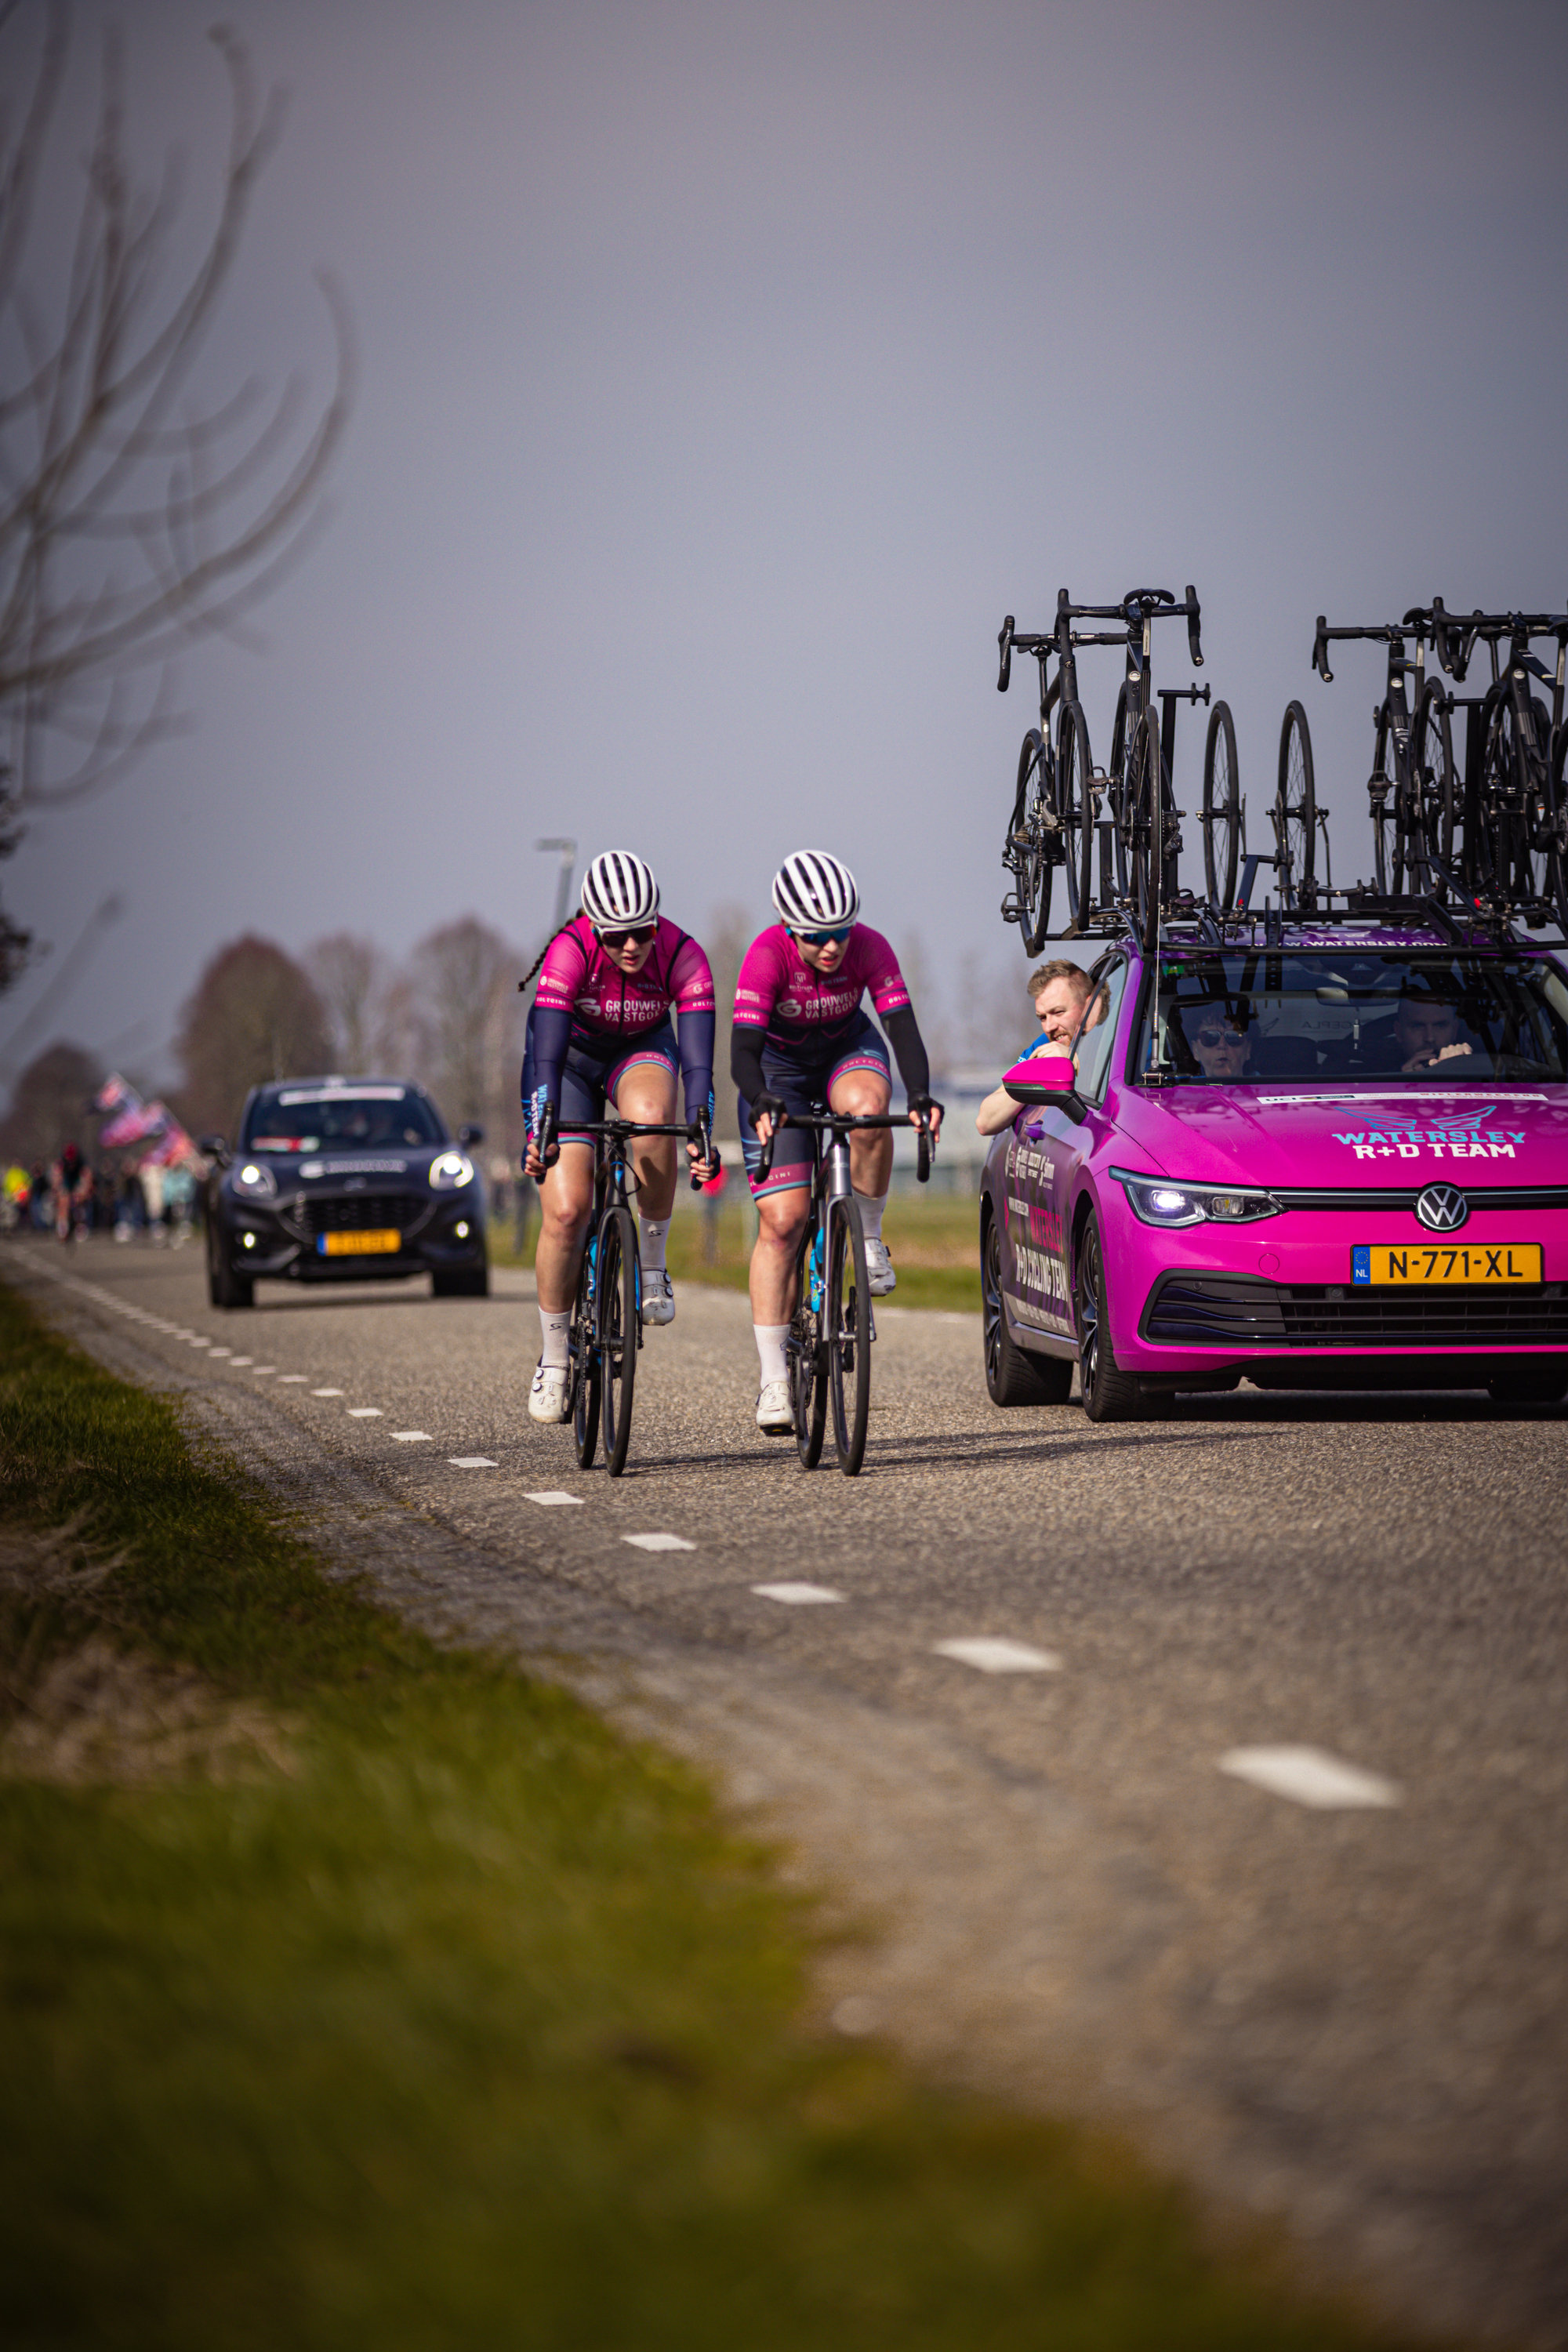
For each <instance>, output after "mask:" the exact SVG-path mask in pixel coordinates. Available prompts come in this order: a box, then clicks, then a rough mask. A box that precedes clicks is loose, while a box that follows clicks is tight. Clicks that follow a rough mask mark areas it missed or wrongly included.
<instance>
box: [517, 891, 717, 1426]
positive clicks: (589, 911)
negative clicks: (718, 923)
mask: <svg viewBox="0 0 1568 2352" xmlns="http://www.w3.org/2000/svg"><path fill="white" fill-rule="evenodd" d="M534 971H537V972H538V974H539V987H538V991H537V992H536V994H535V997H534V1002H533V1008H532V1010H531V1013H529V1016H528V1037H527V1044H526V1047H525V1050H524V1054H523V1062H522V1110H523V1121H524V1125H525V1128H526V1129H527V1137H528V1149H527V1152H526V1154H525V1156H524V1160H523V1169H524V1171H525V1173H526V1174H528V1175H530V1176H531V1177H532V1178H533V1179H534V1181H535V1182H536V1183H537V1184H538V1186H539V1205H540V1213H541V1223H540V1229H539V1246H538V1250H537V1252H536V1253H535V1256H534V1263H533V1270H534V1279H535V1282H536V1284H537V1286H538V1291H539V1322H540V1337H541V1349H540V1357H539V1362H538V1365H537V1366H536V1367H535V1370H534V1374H533V1386H532V1389H531V1392H530V1395H529V1400H528V1410H529V1413H530V1415H531V1418H532V1419H533V1420H535V1421H563V1420H564V1419H565V1417H566V1408H567V1400H568V1395H569V1391H570V1370H569V1362H568V1357H567V1346H566V1341H567V1333H568V1330H569V1328H570V1327H571V1321H572V1302H573V1300H574V1297H576V1294H577V1274H578V1269H579V1267H580V1266H581V1264H582V1259H583V1251H584V1245H585V1244H586V1240H587V1233H588V1220H589V1218H590V1216H591V1215H592V1213H593V1207H594V1145H593V1139H592V1137H590V1136H587V1135H583V1134H581V1133H579V1134H577V1135H575V1136H574V1133H573V1124H574V1121H577V1122H581V1121H585V1120H592V1119H601V1118H604V1117H605V1104H606V1103H613V1104H614V1106H615V1113H614V1115H615V1117H616V1118H626V1119H642V1120H647V1122H648V1123H649V1124H650V1125H668V1123H669V1122H670V1121H671V1120H672V1119H673V1118H674V1117H675V1086H676V1076H677V1073H678V1071H679V1076H680V1080H681V1084H682V1088H683V1091H684V1097H685V1114H686V1119H687V1124H688V1128H689V1130H690V1133H689V1139H688V1142H687V1146H686V1156H687V1158H688V1160H689V1161H690V1163H691V1167H692V1169H693V1171H695V1172H696V1173H698V1174H699V1175H701V1176H704V1177H710V1176H711V1175H712V1173H713V1167H712V1163H711V1161H710V1160H703V1158H702V1156H701V1146H700V1144H699V1142H698V1141H697V1139H696V1137H697V1129H698V1122H699V1120H700V1119H703V1118H707V1119H709V1120H711V1118H712V1111H713V1023H714V1015H713V974H712V971H710V967H709V962H708V958H707V956H706V955H705V954H704V953H703V950H702V949H701V948H700V946H699V945H698V943H697V941H696V940H694V939H692V938H691V936H690V935H689V932H686V931H683V930H681V929H679V928H678V926H677V925H676V924H674V923H672V922H671V921H669V919H668V917H666V916H662V915H661V914H660V913H659V911H658V883H657V882H656V881H655V879H654V877H653V874H652V871H651V870H650V868H649V867H648V866H646V865H645V864H644V862H643V860H642V859H641V858H640V857H637V856H633V855H632V853H631V852H630V851H629V850H625V849H610V850H606V851H605V854H604V856H602V857H595V860H594V862H593V864H592V865H591V866H589V867H588V870H587V872H586V873H585V874H584V877H583V897H582V911H581V912H580V913H579V914H577V915H575V916H574V918H573V919H572V920H571V921H570V922H568V923H565V924H563V926H562V928H561V929H560V930H558V931H557V932H556V933H555V936H554V937H553V939H552V940H551V941H550V943H549V945H548V946H547V947H546V949H545V950H544V953H543V954H542V957H541V958H540V960H539V962H538V963H537V964H536V965H535V966H534ZM532 977H533V973H532V972H531V973H530V974H529V979H531V978H532ZM523 984H524V986H525V987H526V985H527V982H524V983H523ZM672 1008H673V1010H674V1013H675V1015H676V1018H677V1020H678V1021H679V1028H680V1034H679V1042H678V1040H677V1036H676V1032H675V1030H674V1028H672V1026H671V1025H670V1013H671V1009H672ZM547 1110H548V1111H551V1112H552V1113H553V1114H554V1121H555V1124H556V1129H557V1138H558V1139H557V1140H556V1141H555V1142H552V1143H548V1144H547V1149H548V1151H549V1160H548V1164H547V1162H546V1160H545V1158H544V1157H543V1156H542V1150H541V1144H542V1142H543V1141H545V1139H544V1137H543V1135H542V1129H543V1126H544V1121H545V1113H546V1111H547ZM675 1143H676V1139H675V1138H674V1137H673V1136H670V1135H649V1136H643V1137H639V1138H638V1139H637V1141H636V1142H635V1144H634V1146H633V1149H632V1164H633V1167H634V1169H635V1170H636V1173H637V1226H638V1258H639V1260H640V1263H641V1267H642V1315H643V1321H644V1322H645V1323H670V1322H673V1321H674V1319H675V1295H674V1292H673V1291H672V1290H671V1288H670V1283H669V1275H668V1269H667V1267H666V1265H665V1248H666V1244H667V1240H668V1233H669V1220H670V1214H671V1212H672V1210H673V1209H674V1206H675Z"/></svg>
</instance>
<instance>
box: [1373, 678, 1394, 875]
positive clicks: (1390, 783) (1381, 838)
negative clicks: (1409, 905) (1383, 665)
mask: <svg viewBox="0 0 1568 2352" xmlns="http://www.w3.org/2000/svg"><path fill="white" fill-rule="evenodd" d="M1366 791H1367V800H1368V803H1369V804H1370V806H1371V809H1372V878H1373V887H1375V889H1376V891H1377V895H1378V897H1379V898H1386V897H1387V895H1388V888H1389V876H1390V874H1391V873H1392V871H1393V861H1394V826H1395V822H1396V811H1395V808H1394V780H1393V778H1392V777H1391V776H1390V775H1389V772H1388V705H1387V703H1386V702H1384V703H1381V704H1380V705H1379V707H1378V712H1377V728H1376V732H1375V733H1374V734H1373V742H1372V773H1371V775H1370V776H1369V777H1368V778H1367V780H1366Z"/></svg>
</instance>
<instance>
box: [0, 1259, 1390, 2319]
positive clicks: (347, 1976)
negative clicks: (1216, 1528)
mask: <svg viewBox="0 0 1568 2352" xmlns="http://www.w3.org/2000/svg"><path fill="white" fill-rule="evenodd" d="M0 1447H3V1451H0V1654H3V1677H0V1985H3V2012H0V2014H3V2025H0V2049H3V2052H4V2063H3V2067H0V2167H3V2176H4V2193H3V2194H0V2337H3V2340H4V2342H5V2345H6V2346H7V2347H10V2352H43V2347H49V2352H62V2347H89V2346H90V2347H95V2352H100V2348H101V2347H146V2352H153V2347H157V2352H186V2347H189V2352H196V2347H201V2352H211V2347H214V2346H220V2347H225V2352H249V2347H256V2352H262V2347H266V2352H275V2347H278V2346H279V2345H282V2344H289V2345H290V2346H297V2347H306V2352H315V2347H321V2352H329V2347H331V2352H363V2347H366V2346H371V2345H374V2346H375V2347H379V2352H425V2348H426V2347H429V2352H437V2347H468V2346H474V2347H481V2346H483V2347H494V2346H498V2345H500V2346H506V2347H542V2352H543V2347H552V2352H553V2347H584V2352H596V2347H604V2352H664V2347H668V2352H677V2347H679V2352H708V2347H712V2352H720V2348H721V2347H722V2348H723V2352H756V2347H806V2346H811V2347H823V2346H826V2347H839V2346H842V2347H851V2346H853V2347H857V2352H880V2347H887V2352H895V2347H897V2352H922V2347H932V2352H934V2347H947V2352H975V2347H1004V2346H1005V2347H1009V2352H1017V2347H1035V2346H1038V2347H1047V2346H1049V2347H1053V2352H1057V2348H1058V2347H1062V2352H1070V2347H1083V2352H1090V2348H1091V2347H1102V2348H1103V2352H1134V2348H1135V2347H1161V2352H1172V2347H1194V2352H1196V2347H1203V2352H1222V2347H1243V2346H1247V2347H1265V2346H1267V2347H1271V2352H1279V2347H1306V2346H1322V2347H1329V2346H1338V2345H1352V2344H1364V2343H1368V2342H1371V2341H1373V2340H1383V2339H1374V2337H1373V2336H1369V2335H1367V2334H1365V2333H1363V2332H1362V2331H1361V2330H1360V2329H1359V2328H1358V2327H1357V2326H1356V2325H1355V2324H1354V2323H1353V2322H1352V2321H1350V2320H1347V2319H1345V2318H1343V2317H1342V2316H1340V2315H1334V2314H1332V2313H1325V2312H1324V2311H1322V2310H1321V2309H1319V2308H1318V2307H1316V2306H1313V2305H1307V2304H1304V2303H1303V2302H1302V2301H1300V2299H1299V2298H1298V2297H1296V2296H1295V2295H1293V2294H1291V2293H1290V2292H1289V2290H1288V2289H1287V2288H1286V2287H1284V2286H1282V2285H1281V2284H1280V2283H1279V2279H1278V2278H1277V2277H1276V2276H1275V2275H1274V2274H1273V2273H1271V2272H1270V2271H1269V2270H1268V2269H1267V2268H1265V2267H1264V2266H1263V2265H1262V2263H1261V2260H1260V2259H1259V2260H1257V2261H1255V2260H1254V2259H1253V2258H1251V2257H1250V2256H1248V2257H1246V2258H1243V2257H1242V2256H1239V2255H1237V2254H1236V2253H1234V2252H1233V2253H1232V2254H1231V2255H1229V2256H1228V2257H1226V2258H1225V2259H1220V2258H1217V2257H1216V2256H1215V2255H1214V2254H1213V2252H1211V2251H1209V2250H1207V2248H1206V2247H1205V2242H1204V2240H1203V2238H1202V2236H1201V2233H1200V2232H1199V2231H1198V2229H1197V2227H1196V2226H1195V2223H1194V2219H1193V2216H1192V2215H1191V2213H1190V2212H1189V2210H1188V2209H1187V2207H1186V2204H1185V2201H1184V2199H1183V2197H1182V2196H1181V2194H1180V2193H1179V2192H1178V2191H1176V2190H1174V2189H1172V2188H1170V2187H1169V2186H1167V2185H1165V2184H1163V2183H1162V2182H1160V2181H1158V2180H1154V2179H1151V2178H1149V2177H1147V2176H1146V2175H1144V2174H1143V2173H1142V2172H1141V2171H1140V2169H1139V2168H1138V2167H1137V2165H1136V2164H1135V2163H1134V2162H1133V2161H1132V2160H1131V2158H1128V2157H1127V2156H1126V2155H1125V2154H1124V2153H1123V2152H1121V2150H1119V2149H1118V2148H1117V2147H1115V2146H1114V2145H1112V2144H1109V2143H1107V2142H1105V2141H1103V2140H1101V2139H1098V2138H1095V2137H1090V2136H1089V2135H1088V2134H1086V2133H1084V2132H1082V2131H1080V2130H1079V2129H1078V2128H1076V2127H1074V2126H1067V2125H1058V2124H1054V2123H1051V2122H1048V2121H1041V2120H1037V2119H1031V2118H1028V2117H1025V2116H1016V2115H1013V2114H1010V2113H1006V2112H1004V2111H1001V2110H999V2109H996V2108H992V2107H987V2106H985V2105H982V2104H980V2103H978V2102H973V2101H965V2100H962V2099H959V2098H956V2097H950V2096H947V2095H941V2094H939V2093H936V2092H934V2091H931V2090H928V2089H925V2088H922V2087H921V2085H920V2084H916V2083H913V2082H911V2081H910V2079H909V2077H908V2076H907V2074H905V2072H904V2071H903V2070H902V2068H901V2067H900V2065H899V2064H898V2063H896V2061H895V2060H894V2059H893V2058H892V2057H891V2056H890V2055H889V2054H888V2053H885V2052H882V2051H880V2050H879V2049H877V2048H876V2047H874V2046H871V2045H869V2044H867V2043H865V2042H854V2043H850V2042H839V2041H836V2040H826V2041H825V2040H824V2039H823V2038H822V2037H820V2036H819V2035H816V2034H814V2033H812V2032H809V2031H807V2030H806V2028H805V2024H804V2023H803V2021H802V2020H803V2012H804V2009H805V2001H806V1996H807V1984H808V1970H809V1967H810V1962H811V1957H812V1951H813V1944H814V1937H815V1935H816V1930H815V1928H814V1926H813V1922H812V1918H811V1916H810V1913H809V1910H808V1909H807V1908H806V1906H805V1904H804V1903H803V1901H802V1900H801V1899H800V1898H798V1897H796V1896H793V1895H789V1894H788V1893H786V1892H784V1891H783V1890H782V1888H781V1886H780V1885H779V1883H778V1881H777V1879H776V1878H775V1876H774V1875H773V1868H772V1864H771V1861H770V1857H769V1855H768V1854H767V1853H765V1852H764V1851H763V1850H762V1849H761V1848H759V1847H758V1846H757V1845H756V1844H755V1843H749V1842H748V1841H747V1840H745V1839H744V1838H742V1837H741V1836H739V1835H737V1834H736V1833H735V1832H733V1831H732V1830H731V1828H729V1827H727V1826H726V1824H725V1822H723V1820H722V1819H721V1815H720V1812H719V1811H718V1809H717V1807H716V1804H715V1801H714V1798H713V1796H712V1793H711V1792H710V1790H708V1789H707V1788H706V1787H705V1786H704V1785H703V1784H702V1782H701V1781H700V1780H699V1779H698V1778H697V1777H695V1776H694V1775H693V1774H692V1773H691V1772H690V1771H689V1770H688V1769H685V1768H684V1767H682V1766H680V1765H678V1764H676V1763H673V1762H671V1761H670V1760H669V1759H668V1758H666V1757H665V1756H663V1755H661V1754H660V1753H658V1751H657V1750H655V1749H653V1748H645V1747H638V1746H635V1745H633V1744H630V1743H628V1742H627V1741H626V1740H625V1739H622V1738H619V1737H617V1736H616V1734H615V1733H614V1732H612V1731H611V1730H609V1729H608V1728H606V1727H605V1725H604V1724H602V1723H601V1722H599V1721H598V1720H597V1719H596V1718H595V1717H594V1716H593V1715H592V1714H590V1713H589V1712H588V1711H587V1710H586V1709H585V1708H584V1707H583V1706H580V1705H578V1704H577V1703H576V1702H575V1701H574V1699H572V1698H570V1697H568V1696H563V1694H562V1693H561V1692H560V1691H558V1690H554V1689H552V1688H550V1687H549V1686H547V1685H544V1684H542V1683H540V1682H537V1681H534V1680H531V1679H529V1678H527V1677H525V1676H524V1675H521V1674H520V1673H518V1672H516V1671H515V1670H513V1669H510V1668H508V1667H507V1666H505V1665H503V1664H500V1663H498V1662H495V1661H491V1660H488V1659H486V1658H484V1657H481V1656H477V1655H473V1654H462V1653H458V1652H448V1651H442V1650H437V1649H436V1648H435V1647H433V1646H432V1645H431V1644H430V1643H427V1642H426V1641H425V1640H424V1639H423V1638H422V1637H421V1636H419V1635H418V1634H416V1633H413V1632H410V1631H409V1630H408V1629H406V1628H405V1626H404V1625H403V1624H402V1623H401V1622H399V1621H397V1620H396V1619H395V1618H394V1617H392V1616H389V1615H387V1614H386V1613H384V1612H381V1611H378V1610H377V1609H375V1608H374V1607H373V1606H371V1605H370V1604H369V1603H368V1602H367V1601H365V1600H364V1599H363V1597H362V1596H361V1595H360V1594H358V1593H357V1592H356V1591H353V1589H352V1588H351V1587H349V1586H347V1585H345V1584H344V1583H343V1582H342V1581H341V1580H332V1579H329V1577H328V1576H326V1575H325V1574H324V1573H323V1572H322V1570H321V1569H320V1567H319V1566H318V1564H317V1563H316V1561H315V1560H314V1559H313V1558H312V1557H311V1555H310V1552H309V1551H308V1550H307V1549H306V1548H305V1546H304V1545H303V1544H302V1543H301V1542H300V1540H299V1539H298V1538H297V1537H296V1536H295V1535H294V1534H293V1533H292V1532H290V1530H289V1528H288V1527H287V1526H286V1525H283V1524H281V1523H280V1522H279V1518H278V1517H277V1516H276V1515H275V1514H274V1513H273V1512H272V1511H271V1510H270V1508H269V1507H268V1506H267V1504H266V1503H265V1501H264V1499H263V1497H262V1496H261V1495H260V1493H259V1492H258V1490H257V1489H255V1488H254V1487H252V1486H249V1485H247V1483H246V1482H245V1480H244V1479H243V1478H242V1477H241V1476H240V1475H238V1474H237V1473H236V1472H235V1471H234V1470H232V1469H231V1468H228V1467H226V1466H224V1465H222V1464H221V1463H219V1462H216V1461H210V1460H208V1459H205V1458H204V1457H203V1456H201V1455H200V1454H198V1453H197V1452H196V1451H195V1450H194V1448H193V1446H192V1445H191V1444H187V1442H186V1439H185V1437H184V1434H183V1433H182V1429H181V1423H180V1417H179V1409H178V1406H177V1404H176V1402H174V1400H173V1399H171V1398H167V1397H159V1396H153V1395H148V1394H144V1393H143V1392H142V1391H139V1390H135V1389H132V1388H130V1387H127V1386H125V1385H123V1384H121V1383H120V1382H119V1381H114V1380H111V1379H110V1378H109V1377H108V1376H107V1375H106V1374H104V1373H103V1372H101V1371H100V1370H97V1369H96V1368H95V1367H94V1366H93V1365H91V1364H90V1363H89V1362H88V1361H87V1360H86V1359H84V1358H83V1357H81V1356H80V1355H79V1354H77V1353H76V1352H74V1351H73V1350H72V1349H70V1348H69V1347H68V1346H67V1345H66V1344H65V1343H63V1342H62V1341H61V1340H59V1339H58V1338H57V1337H55V1336H54V1335H53V1334H52V1333H51V1332H49V1331H48V1330H47V1329H46V1328H44V1327H43V1326H42V1325H41V1324H39V1323H38V1322H37V1321H35V1320H34V1319H33V1318H32V1317H31V1316H30V1314H29V1313H28V1311H27V1310H26V1308H25V1307H23V1306H22V1305H21V1304H20V1303H18V1301H17V1300H16V1297H15V1295H14V1294H13V1293H11V1292H10V1291H8V1290H7V1289H6V1288H5V1286H4V1285H3V1284H0Z"/></svg>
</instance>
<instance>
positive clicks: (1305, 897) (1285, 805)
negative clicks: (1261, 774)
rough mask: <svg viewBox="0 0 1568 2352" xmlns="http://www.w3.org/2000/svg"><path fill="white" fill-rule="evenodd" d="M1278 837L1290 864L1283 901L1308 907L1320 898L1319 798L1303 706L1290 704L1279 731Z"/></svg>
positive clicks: (1282, 892)
mask: <svg viewBox="0 0 1568 2352" xmlns="http://www.w3.org/2000/svg"><path fill="white" fill-rule="evenodd" d="M1274 835H1275V839H1276V841H1277V842H1278V844H1279V855H1280V856H1281V857H1282V858H1287V859H1289V868H1288V870H1289V877H1290V881H1289V892H1288V893H1287V889H1286V887H1285V884H1284V882H1283V879H1282V880H1281V884H1280V892H1279V896H1280V899H1281V902H1282V903H1284V904H1286V905H1290V906H1296V905H1308V906H1310V904H1311V902H1312V900H1313V899H1314V898H1316V897H1317V895H1318V893H1317V884H1316V882H1315V881H1314V879H1313V875H1314V872H1315V869H1316V866H1317V860H1318V796H1317V793H1316V791H1315V790H1314V787H1313V782H1312V734H1311V730H1310V728H1309V726H1308V724H1307V714H1306V712H1305V711H1304V710H1303V709H1302V708H1301V706H1300V703H1299V702H1291V703H1288V704H1287V705H1286V708H1285V723H1284V725H1283V726H1282V727H1281V729H1280V730H1279V787H1278V790H1277V791H1276V793H1275V795H1274Z"/></svg>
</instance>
